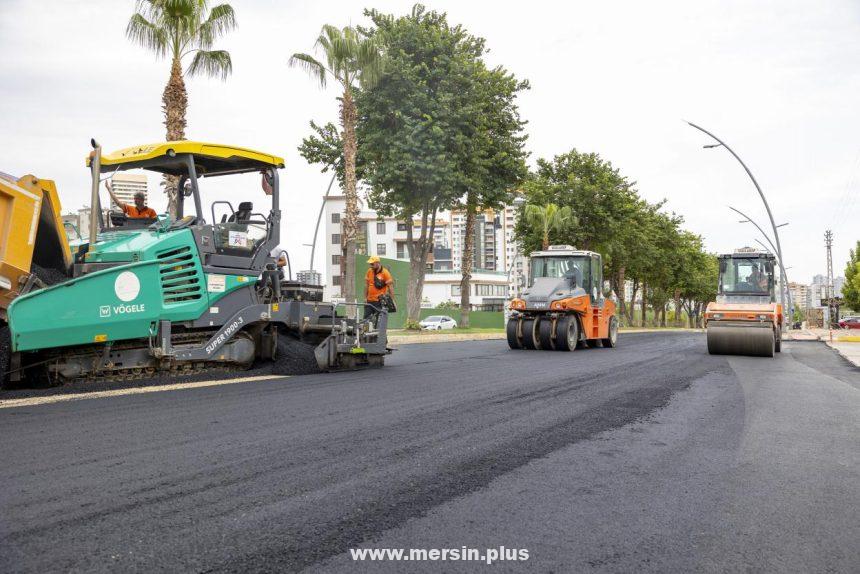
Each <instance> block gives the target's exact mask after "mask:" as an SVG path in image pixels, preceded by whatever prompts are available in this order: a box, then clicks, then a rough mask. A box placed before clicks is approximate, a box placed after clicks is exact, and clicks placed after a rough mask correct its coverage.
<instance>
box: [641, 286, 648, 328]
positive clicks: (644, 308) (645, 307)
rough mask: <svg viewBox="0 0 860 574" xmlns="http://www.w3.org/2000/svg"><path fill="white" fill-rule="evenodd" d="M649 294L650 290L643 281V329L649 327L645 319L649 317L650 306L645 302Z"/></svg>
mask: <svg viewBox="0 0 860 574" xmlns="http://www.w3.org/2000/svg"><path fill="white" fill-rule="evenodd" d="M647 293H648V289H647V288H646V285H645V282H644V281H643V282H642V326H643V327H646V326H647V324H646V322H645V319H646V318H647V317H648V313H647V311H648V306H647V303H646V301H645V300H646V299H647V297H646V295H647Z"/></svg>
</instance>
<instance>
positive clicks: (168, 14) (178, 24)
mask: <svg viewBox="0 0 860 574" xmlns="http://www.w3.org/2000/svg"><path fill="white" fill-rule="evenodd" d="M235 27H236V15H235V13H234V12H233V8H232V7H231V6H230V5H229V4H219V5H218V6H213V7H212V9H209V2H208V0H137V3H136V5H135V11H134V14H133V15H132V17H131V19H130V20H129V21H128V26H127V27H126V30H125V33H126V36H128V38H129V39H130V40H131V41H132V42H135V43H137V44H140V45H141V46H143V47H144V48H148V49H149V50H151V51H153V52H155V54H156V56H157V57H159V58H162V57H167V58H170V78H169V79H168V81H167V86H165V88H164V93H163V94H162V96H161V103H162V110H163V111H164V125H165V127H166V128H167V141H177V140H183V139H185V126H186V121H185V113H186V111H187V109H188V92H187V91H186V89H185V79H184V77H183V71H182V60H183V59H184V58H186V57H187V56H192V55H193V58H192V59H191V63H190V64H189V65H188V68H187V69H186V70H185V72H184V73H185V74H188V76H189V77H192V76H197V75H202V76H210V77H212V76H220V77H221V79H222V80H225V79H227V76H229V75H230V72H232V71H233V63H232V61H231V59H230V54H229V53H228V52H227V51H225V50H213V49H212V46H213V44H214V43H215V40H217V39H218V38H219V37H220V36H222V35H223V34H224V33H225V32H228V31H230V30H233V29H234V28H235ZM176 184H177V181H176V178H175V177H172V176H165V193H167V200H168V210H169V211H170V214H171V215H172V216H174V217H175V216H176Z"/></svg>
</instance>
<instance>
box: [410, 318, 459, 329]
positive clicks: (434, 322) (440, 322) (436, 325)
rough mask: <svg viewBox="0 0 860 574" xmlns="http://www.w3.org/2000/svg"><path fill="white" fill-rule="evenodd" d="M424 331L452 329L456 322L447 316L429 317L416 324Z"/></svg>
mask: <svg viewBox="0 0 860 574" xmlns="http://www.w3.org/2000/svg"><path fill="white" fill-rule="evenodd" d="M418 324H419V325H420V326H421V328H422V329H424V330H426V331H441V330H442V329H454V328H456V327H457V321H455V320H454V319H452V318H451V317H449V316H448V315H431V316H429V317H427V318H426V319H423V320H422V321H421V322H420V323H418Z"/></svg>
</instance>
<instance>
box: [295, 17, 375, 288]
mask: <svg viewBox="0 0 860 574" xmlns="http://www.w3.org/2000/svg"><path fill="white" fill-rule="evenodd" d="M315 48H318V49H320V50H321V51H322V53H323V56H324V59H325V61H324V62H320V61H319V60H317V59H316V58H314V57H313V56H311V55H309V54H302V53H296V54H293V55H292V56H291V57H290V65H291V66H299V67H301V68H302V69H304V70H305V71H306V72H308V74H310V75H311V76H312V77H314V78H316V79H317V80H318V81H319V84H320V87H322V88H325V86H326V84H327V83H328V80H329V79H331V80H334V81H336V82H337V83H338V84H340V87H341V88H342V90H343V92H342V95H341V97H340V123H341V127H342V128H343V135H342V136H341V141H342V143H343V173H344V177H343V179H344V196H345V198H346V209H345V213H344V217H343V219H342V220H341V237H342V239H343V243H342V244H341V249H342V255H343V257H342V260H343V265H342V266H341V274H342V275H341V277H342V280H341V285H342V288H343V296H344V298H345V299H346V300H347V301H348V302H353V301H355V282H354V281H352V277H353V276H354V275H355V249H356V236H357V235H358V212H359V210H358V191H357V189H356V187H357V184H356V181H357V180H356V173H355V162H356V154H357V150H358V141H357V137H356V132H355V127H356V121H357V110H356V105H355V98H354V92H355V89H356V88H357V87H358V86H362V87H365V88H366V87H369V86H372V85H374V84H375V83H376V82H377V81H378V80H379V77H380V76H381V74H382V70H383V67H384V57H383V54H382V49H381V45H380V43H379V42H378V41H377V39H376V38H370V37H367V36H365V35H364V34H362V33H361V32H359V31H358V30H357V29H355V28H352V27H350V26H347V27H345V28H343V29H340V28H337V27H335V26H330V25H328V24H327V25H325V26H323V28H322V32H321V33H320V35H319V37H318V38H317V41H316V44H315ZM311 125H312V127H314V125H313V124H311Z"/></svg>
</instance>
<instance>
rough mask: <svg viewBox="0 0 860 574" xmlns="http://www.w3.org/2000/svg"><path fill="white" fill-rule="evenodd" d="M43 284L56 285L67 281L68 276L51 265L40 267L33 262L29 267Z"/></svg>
mask: <svg viewBox="0 0 860 574" xmlns="http://www.w3.org/2000/svg"><path fill="white" fill-rule="evenodd" d="M30 270H31V271H32V272H33V273H34V274H35V275H36V277H38V278H39V279H40V280H41V281H42V283H44V284H45V285H56V284H57V283H62V282H63V281H68V279H69V278H68V276H66V274H65V273H63V272H62V271H60V270H59V269H54V268H53V267H41V266H39V265H36V264H33V265H32V266H31V269H30Z"/></svg>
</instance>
